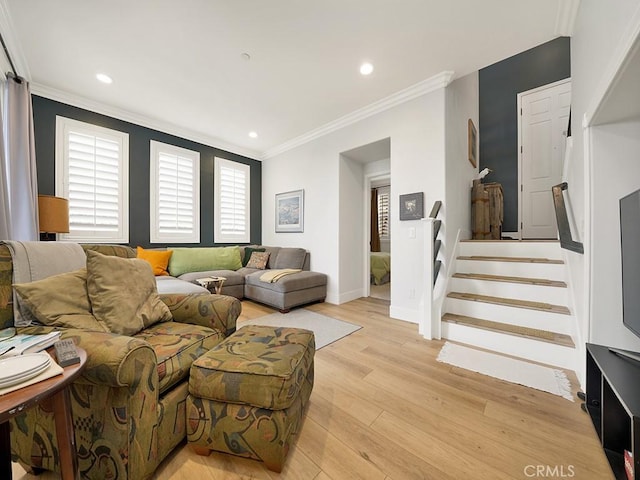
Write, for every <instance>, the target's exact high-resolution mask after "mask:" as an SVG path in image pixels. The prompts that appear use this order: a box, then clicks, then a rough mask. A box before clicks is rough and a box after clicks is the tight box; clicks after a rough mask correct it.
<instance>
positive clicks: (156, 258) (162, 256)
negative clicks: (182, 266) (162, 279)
mask: <svg viewBox="0 0 640 480" xmlns="http://www.w3.org/2000/svg"><path fill="white" fill-rule="evenodd" d="M136 250H137V254H136V256H137V258H141V259H142V260H146V261H147V262H149V263H150V264H151V268H153V274H154V275H157V276H162V275H169V272H168V271H167V267H168V266H169V259H170V258H171V254H172V253H173V251H172V250H145V249H144V248H142V247H138V248H137V249H136Z"/></svg>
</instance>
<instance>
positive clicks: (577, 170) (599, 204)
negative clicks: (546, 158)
mask: <svg viewBox="0 0 640 480" xmlns="http://www.w3.org/2000/svg"><path fill="white" fill-rule="evenodd" d="M638 8H639V3H638V1H637V0H608V1H607V2H602V1H600V0H582V1H581V2H580V7H579V10H578V16H577V18H576V22H575V25H574V34H573V36H572V39H571V77H572V90H573V91H572V133H573V158H572V161H571V165H570V168H569V172H568V176H567V183H568V185H569V190H568V191H569V198H570V202H571V208H572V209H573V212H574V216H575V219H576V223H577V226H578V232H577V233H578V237H579V238H580V239H581V240H583V241H584V244H585V255H584V256H580V255H577V254H573V253H569V254H567V256H568V260H569V266H570V270H571V278H570V282H571V283H572V286H573V287H574V289H576V290H577V292H578V296H577V298H576V300H577V301H578V305H576V306H575V307H576V313H577V314H578V317H579V319H580V320H581V322H580V329H581V331H580V336H581V337H582V339H583V340H585V341H590V342H594V343H603V344H607V345H612V346H618V347H622V348H630V349H633V350H640V341H639V340H638V339H636V338H635V337H634V335H633V334H632V333H631V332H630V331H629V330H627V329H626V328H625V327H623V325H622V320H621V292H620V285H621V283H620V240H619V221H618V213H617V212H618V203H617V202H618V200H619V198H620V197H621V196H622V195H623V194H624V193H627V192H628V191H630V189H632V188H638V187H639V186H640V175H639V174H640V165H638V158H637V157H638V153H637V152H638V147H639V146H640V145H638V141H636V140H635V139H634V136H635V138H638V137H639V136H640V135H639V132H640V130H638V128H639V127H638V124H637V122H635V123H634V122H626V123H621V124H617V125H610V126H601V127H593V128H589V129H587V130H586V131H585V130H583V128H582V126H583V125H582V123H583V118H584V116H585V113H586V114H589V113H590V112H591V113H592V112H593V109H594V108H595V106H597V104H598V102H599V101H600V99H601V98H602V94H603V91H604V90H603V88H605V87H606V86H607V85H608V84H609V83H610V82H611V69H612V68H613V65H614V64H615V62H618V61H619V58H617V52H619V51H620V50H621V48H622V46H623V45H625V44H626V43H627V42H628V36H629V31H630V29H632V27H633V22H637V19H638V16H637V13H638ZM638 81H639V82H640V79H638ZM585 139H587V141H589V140H590V142H591V143H590V144H587V143H586V142H585ZM636 179H638V180H636ZM634 185H635V187H634ZM578 373H579V374H580V372H578Z"/></svg>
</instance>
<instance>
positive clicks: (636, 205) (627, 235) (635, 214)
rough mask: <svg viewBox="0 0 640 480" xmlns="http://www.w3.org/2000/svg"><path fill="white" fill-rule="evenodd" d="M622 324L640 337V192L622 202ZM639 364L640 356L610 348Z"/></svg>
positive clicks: (623, 198) (626, 197) (622, 199)
mask: <svg viewBox="0 0 640 480" xmlns="http://www.w3.org/2000/svg"><path fill="white" fill-rule="evenodd" d="M620 255H621V260H622V323H623V324H624V326H625V327H627V328H628V329H629V330H631V331H632V332H633V333H635V334H636V335H637V336H638V337H640V190H636V191H635V192H632V193H630V194H629V195H626V196H624V197H622V198H621V199H620ZM609 350H611V351H612V352H614V353H618V354H620V355H624V356H627V357H631V358H633V359H635V360H638V361H640V355H638V354H631V353H630V352H626V351H624V350H617V349H613V348H610V349H609Z"/></svg>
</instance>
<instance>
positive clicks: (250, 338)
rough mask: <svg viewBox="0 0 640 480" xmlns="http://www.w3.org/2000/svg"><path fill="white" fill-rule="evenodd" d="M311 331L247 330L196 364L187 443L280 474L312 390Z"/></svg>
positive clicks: (191, 381) (253, 327)
mask: <svg viewBox="0 0 640 480" xmlns="http://www.w3.org/2000/svg"><path fill="white" fill-rule="evenodd" d="M314 354H315V339H314V336H313V332H311V331H309V330H303V329H299V328H280V327H267V326H257V325H248V326H246V327H243V328H241V329H240V330H238V331H237V332H236V333H234V334H233V335H231V336H230V337H228V338H226V339H225V340H223V341H222V342H220V343H219V344H218V345H216V346H215V347H214V348H213V349H211V350H210V351H209V352H208V353H206V354H204V355H203V356H201V357H200V358H198V359H197V360H196V361H195V362H193V364H192V366H191V372H190V375H189V396H188V397H187V440H188V441H189V443H190V444H191V446H192V448H193V449H194V451H195V452H196V453H198V454H200V455H208V454H209V452H210V450H217V451H220V452H225V453H232V454H234V455H239V456H242V457H248V458H254V459H256V460H261V461H263V462H264V463H265V465H266V466H267V468H268V469H269V470H273V471H275V472H280V471H281V470H282V465H283V464H284V461H285V458H286V456H287V453H288V452H289V445H290V442H291V436H292V435H293V434H295V433H296V432H297V431H298V429H299V427H300V422H301V420H302V414H303V408H304V406H305V404H306V403H307V400H308V399H309V396H310V395H311V389H312V388H313V356H314Z"/></svg>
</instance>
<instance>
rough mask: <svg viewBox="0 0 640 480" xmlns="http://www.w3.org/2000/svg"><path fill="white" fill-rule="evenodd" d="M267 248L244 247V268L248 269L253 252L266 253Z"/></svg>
mask: <svg viewBox="0 0 640 480" xmlns="http://www.w3.org/2000/svg"><path fill="white" fill-rule="evenodd" d="M266 251H267V249H266V248H253V247H244V258H243V259H242V266H243V267H246V266H247V263H249V260H250V259H251V254H252V253H253V252H266Z"/></svg>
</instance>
